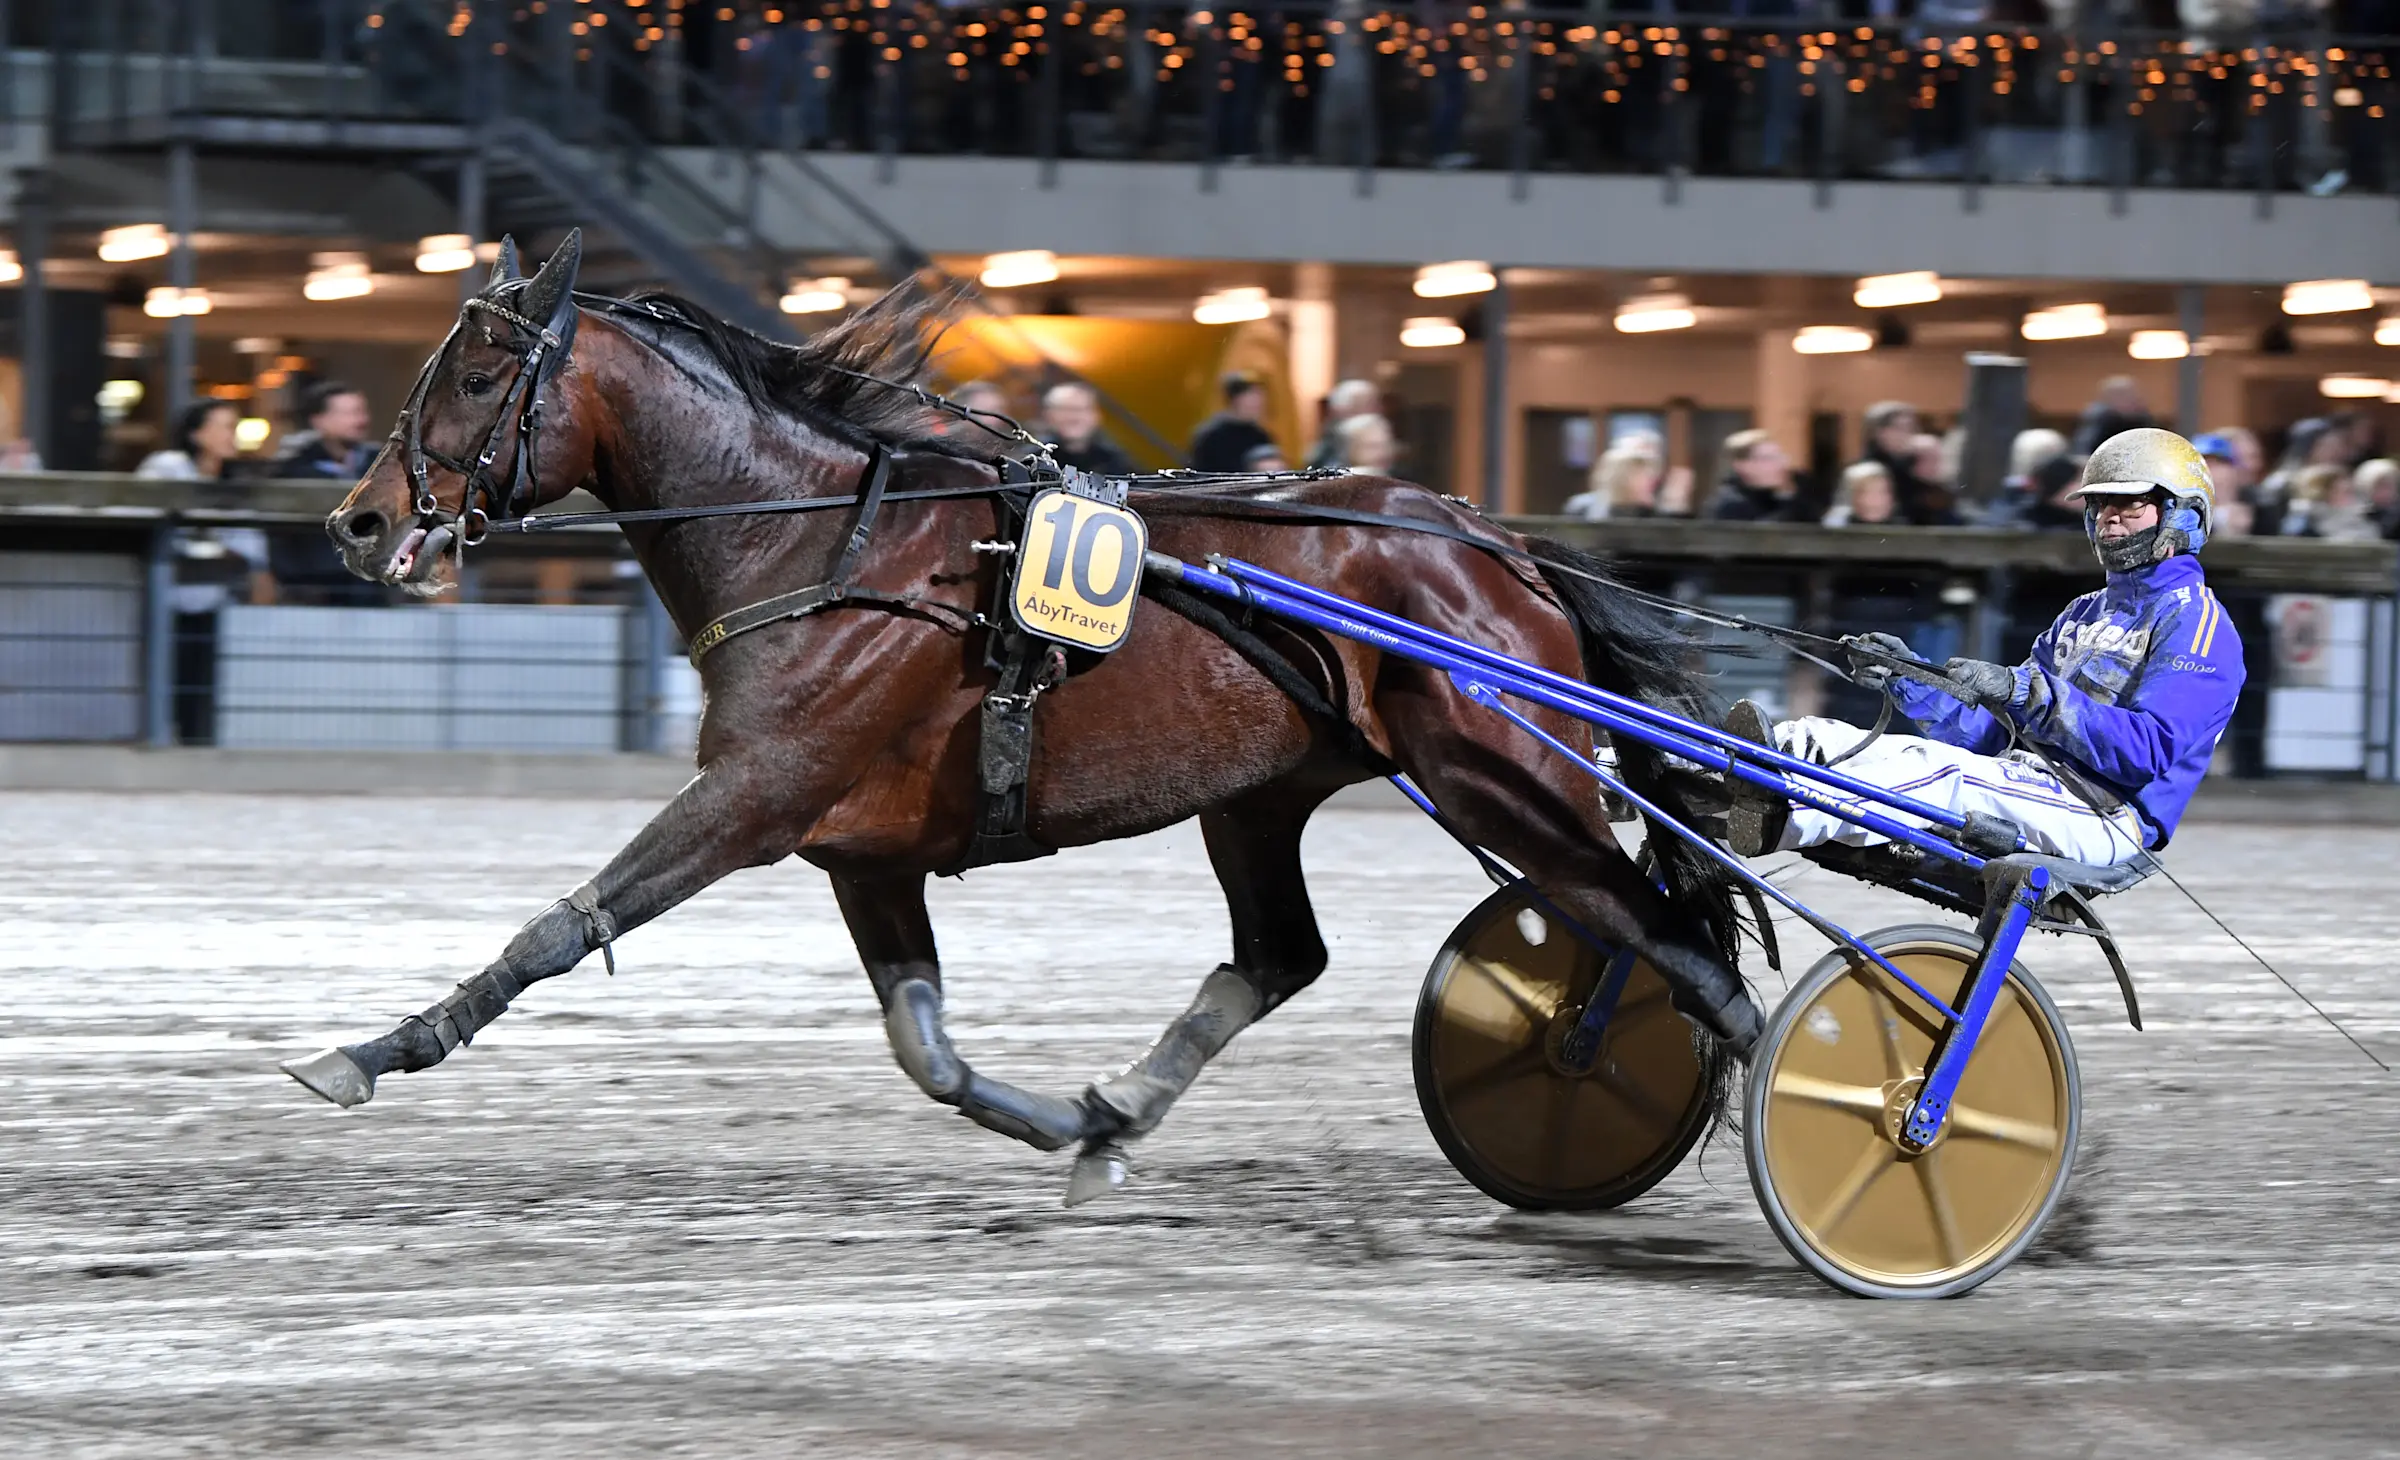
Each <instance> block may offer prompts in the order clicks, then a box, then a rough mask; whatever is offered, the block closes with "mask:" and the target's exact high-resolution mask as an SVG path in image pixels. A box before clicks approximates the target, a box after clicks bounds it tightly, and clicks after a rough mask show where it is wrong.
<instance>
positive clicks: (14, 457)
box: [0, 407, 42, 472]
mask: <svg viewBox="0 0 2400 1460" xmlns="http://www.w3.org/2000/svg"><path fill="white" fill-rule="evenodd" d="M41 469H42V454H41V453H40V452H38V451H36V450H34V449H33V442H32V441H30V440H28V439H27V438H25V437H23V436H20V435H18V434H17V432H16V421H15V419H14V418H13V417H12V416H11V415H10V413H9V411H8V410H7V408H6V407H0V472H17V471H40V470H41Z"/></svg>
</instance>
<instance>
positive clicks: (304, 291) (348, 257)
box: [300, 253, 375, 303]
mask: <svg viewBox="0 0 2400 1460" xmlns="http://www.w3.org/2000/svg"><path fill="white" fill-rule="evenodd" d="M310 263H312V264H313V265H314V266H315V267H313V268H311V269H310V270H309V271H308V277H307V279H305V280H303V281H302V282H301V285H300V297H301V298H303V299H313V300H316V301H318V302H320V303H322V302H324V301H326V300H329V299H356V298H358V297H359V296H361V295H363V294H372V293H374V292H375V276H374V273H373V271H372V270H370V269H369V268H368V267H367V260H366V256H365V255H364V254H355V253H321V254H318V255H316V256H315V257H314V258H312V259H311V260H310Z"/></svg>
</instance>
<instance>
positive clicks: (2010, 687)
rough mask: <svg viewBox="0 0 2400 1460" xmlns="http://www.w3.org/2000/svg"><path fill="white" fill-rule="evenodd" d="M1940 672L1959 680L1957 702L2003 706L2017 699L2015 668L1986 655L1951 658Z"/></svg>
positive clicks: (2001, 707) (1994, 708)
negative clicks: (1973, 657)
mask: <svg viewBox="0 0 2400 1460" xmlns="http://www.w3.org/2000/svg"><path fill="white" fill-rule="evenodd" d="M1942 673H1944V674H1946V675H1948V676H1950V678H1951V679H1953V680H1955V681H1957V684H1958V702H1959V703H1960V704H1962V705H1981V706H1983V707H1984V708H1985V709H1990V710H2005V709H2007V708H2008V707H2009V706H2010V705H2013V704H2015V703H2016V702H2017V672H2016V671H2015V670H2013V669H2011V668H2009V667H2008V666H2007V665H2005V664H1994V663H1992V662H1991V661H1989V660H1986V659H1953V660H1951V661H1950V662H1949V663H1947V664H1945V665H1943V666H1942Z"/></svg>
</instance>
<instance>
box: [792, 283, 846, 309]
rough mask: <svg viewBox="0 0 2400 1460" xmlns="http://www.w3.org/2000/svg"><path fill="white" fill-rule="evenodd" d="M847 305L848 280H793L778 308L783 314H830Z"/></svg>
mask: <svg viewBox="0 0 2400 1460" xmlns="http://www.w3.org/2000/svg"><path fill="white" fill-rule="evenodd" d="M849 303H850V281H849V280H848V279H844V278H831V279H794V280H793V281H792V285H791V287H790V288H789V289H786V290H785V291H784V294H783V298H782V299H781V300H780V301H778V306H779V307H780V308H781V309H782V310H783V312H784V313H785V314H830V313H832V312H833V311H834V310H837V309H842V308H846V307H848V305H849Z"/></svg>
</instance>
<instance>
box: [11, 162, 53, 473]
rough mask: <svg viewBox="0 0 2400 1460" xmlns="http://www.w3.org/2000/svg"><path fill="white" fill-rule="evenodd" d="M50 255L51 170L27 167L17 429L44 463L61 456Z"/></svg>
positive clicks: (20, 248)
mask: <svg viewBox="0 0 2400 1460" xmlns="http://www.w3.org/2000/svg"><path fill="white" fill-rule="evenodd" d="M49 253H50V174H49V173H48V172H46V171H43V170H42V169H40V168H32V167H29V168H26V169H24V170H22V171H20V172H19V173H18V174H17V262H18V264H19V265H20V266H21V267H22V268H23V269H24V270H25V277H24V278H23V279H22V280H20V281H18V284H17V351H18V356H19V360H18V364H19V373H20V375H21V376H22V378H23V381H24V395H23V398H22V400H21V401H20V402H19V404H20V406H21V407H22V409H23V412H24V419H23V420H21V421H19V422H18V423H17V428H18V430H19V431H20V432H22V433H23V435H24V437H25V439H26V440H28V441H30V442H32V443H33V451H34V454H35V455H36V456H38V457H40V458H41V459H42V461H43V463H44V464H45V465H47V464H48V463H50V462H52V461H54V460H56V459H57V451H58V442H57V440H56V439H55V438H56V435H57V433H56V431H55V429H54V423H53V421H52V419H51V417H52V415H53V403H52V400H51V389H50V295H49V291H48V289H47V287H46V286H45V283H44V270H43V264H44V261H45V260H46V259H47V258H48V257H49Z"/></svg>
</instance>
